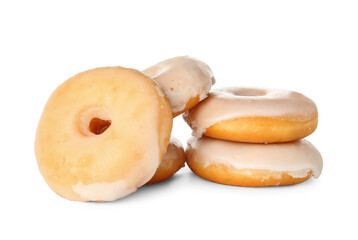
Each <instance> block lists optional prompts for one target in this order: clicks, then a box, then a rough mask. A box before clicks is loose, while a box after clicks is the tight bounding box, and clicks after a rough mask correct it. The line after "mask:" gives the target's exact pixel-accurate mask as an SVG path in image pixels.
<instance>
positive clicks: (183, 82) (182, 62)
mask: <svg viewBox="0 0 358 240" xmlns="http://www.w3.org/2000/svg"><path fill="white" fill-rule="evenodd" d="M143 72H144V73H145V74H147V75H148V76H149V77H151V78H152V79H153V80H155V81H156V82H157V83H158V84H159V86H160V87H161V88H162V89H163V91H164V92H165V94H166V95H167V96H168V98H169V100H170V103H171V105H172V111H173V113H177V112H180V111H182V110H184V108H185V106H186V104H187V102H188V101H189V100H190V99H191V98H194V97H196V96H198V95H199V101H201V100H203V99H204V98H206V96H207V94H208V92H209V91H210V88H211V86H212V84H214V82H215V80H214V77H213V73H212V71H211V69H210V68H209V66H208V65H206V64H205V63H203V62H201V61H199V60H197V59H195V58H191V57H188V56H181V57H174V58H169V59H166V60H164V61H162V62H159V63H157V64H155V65H153V66H151V67H149V68H147V69H145V70H143Z"/></svg>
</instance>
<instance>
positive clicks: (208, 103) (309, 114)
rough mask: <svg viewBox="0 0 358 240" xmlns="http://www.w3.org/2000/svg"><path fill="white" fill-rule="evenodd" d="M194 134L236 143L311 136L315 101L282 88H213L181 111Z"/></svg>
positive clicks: (315, 125)
mask: <svg viewBox="0 0 358 240" xmlns="http://www.w3.org/2000/svg"><path fill="white" fill-rule="evenodd" d="M183 117H184V119H185V121H186V122H187V123H188V124H189V125H190V126H191V128H192V129H193V135H194V136H197V137H200V136H201V135H202V134H204V135H206V136H209V137H213V138H218V139H223V140H231V141H238V142H252V143H269V142H287V141H294V140H298V139H301V138H304V137H306V136H308V135H310V134H311V133H312V132H314V130H315V129H316V127H317V123H318V112H317V107H316V105H315V103H314V102H313V101H312V100H311V99H309V98H307V97H306V96H304V95H302V94H300V93H297V92H292V91H288V90H281V89H263V88H239V87H228V88H221V89H215V90H213V91H211V92H210V93H209V96H208V97H207V98H206V99H205V100H203V101H202V102H200V103H199V104H198V105H197V106H195V107H194V108H192V109H191V110H189V111H188V112H186V113H185V114H184V116H183Z"/></svg>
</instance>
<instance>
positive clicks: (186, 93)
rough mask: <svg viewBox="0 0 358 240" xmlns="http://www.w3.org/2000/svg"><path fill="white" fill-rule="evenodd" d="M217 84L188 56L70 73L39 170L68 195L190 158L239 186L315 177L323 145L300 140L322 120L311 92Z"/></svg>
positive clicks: (195, 166) (100, 190)
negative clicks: (181, 123)
mask: <svg viewBox="0 0 358 240" xmlns="http://www.w3.org/2000/svg"><path fill="white" fill-rule="evenodd" d="M214 83H215V78H214V76H213V73H212V71H211V69H210V68H209V67H208V66H207V65H206V64H205V63H203V62H201V61H199V60H197V59H194V58H190V57H187V56H185V57H175V58H170V59H167V60H164V61H162V62H159V63H158V64H156V65H153V66H151V67H149V68H147V69H145V70H143V71H137V70H134V69H128V68H123V67H105V68H96V69H92V70H89V71H85V72H82V73H79V74H77V75H75V76H73V77H72V78H70V79H68V80H67V81H65V82H64V83H63V84H61V85H60V86H59V87H58V88H57V89H56V90H55V91H54V92H53V93H52V95H51V96H50V98H49V100H48V101H47V103H46V105H45V108H44V110H43V113H42V116H41V118H40V121H39V124H38V128H37V132H36V139H35V154H36V158H37V163H38V166H39V170H40V172H41V174H42V175H43V177H44V179H45V180H46V182H47V184H48V185H49V186H50V187H51V189H52V190H53V191H54V192H56V193H57V194H58V195H60V196H62V197H65V198H67V199H70V200H75V201H98V202H101V201H112V200H116V199H119V198H122V197H124V196H127V195H129V194H130V193H133V192H134V191H136V189H137V188H139V187H141V186H143V185H145V184H153V183H157V182H161V181H164V180H166V179H168V178H170V177H171V176H172V175H173V174H175V173H176V172H177V171H178V170H179V169H180V168H182V167H183V166H184V165H185V161H187V163H188V165H189V167H190V168H191V169H192V170H193V171H194V173H196V174H197V175H199V176H201V177H203V178H205V179H208V180H211V181H214V182H219V183H224V184H231V185H238V186H272V185H287V184H294V183H299V182H302V181H305V180H307V179H308V178H309V177H310V176H311V175H313V176H315V177H318V176H319V174H320V172H321V169H322V159H321V156H320V154H319V152H318V151H317V150H316V149H315V148H314V147H313V146H312V144H310V143H309V142H308V141H306V140H299V139H301V138H303V137H305V136H307V135H309V134H311V133H312V132H313V131H314V130H315V129H316V126H317V108H316V106H315V104H314V103H313V102H312V101H311V100H310V99H308V98H307V97H305V96H303V95H301V94H299V93H294V92H289V91H283V90H274V89H267V90H265V89H247V88H227V89H218V90H214V91H212V92H210V93H209V91H210V89H211V87H212V85H213V84H214ZM182 113H184V119H185V120H186V121H187V122H188V124H189V125H190V126H191V127H192V128H193V130H194V137H193V138H192V139H191V140H189V142H188V148H187V151H186V152H184V149H183V146H182V145H181V144H180V142H179V141H178V140H177V139H175V138H174V137H171V130H172V124H173V118H174V117H176V116H178V115H180V114H182ZM279 142H280V143H279ZM282 142H287V143H282ZM265 143H266V144H265Z"/></svg>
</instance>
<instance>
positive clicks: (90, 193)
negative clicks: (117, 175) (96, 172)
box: [72, 180, 137, 201]
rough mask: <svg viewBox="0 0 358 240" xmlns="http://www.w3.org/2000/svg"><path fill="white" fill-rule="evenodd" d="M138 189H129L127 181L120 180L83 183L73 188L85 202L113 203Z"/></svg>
mask: <svg viewBox="0 0 358 240" xmlns="http://www.w3.org/2000/svg"><path fill="white" fill-rule="evenodd" d="M136 189H137V188H135V187H133V186H132V187H129V186H128V184H127V182H126V181H123V180H118V181H115V182H111V183H107V182H101V183H92V184H88V185H84V184H83V183H82V182H81V181H80V182H78V183H77V184H76V185H74V186H72V190H73V191H74V192H75V193H77V194H78V195H79V196H80V197H81V198H82V199H83V201H104V200H105V201H113V200H116V199H118V198H121V197H124V196H127V195H129V194H131V193H132V192H134V191H135V190H136Z"/></svg>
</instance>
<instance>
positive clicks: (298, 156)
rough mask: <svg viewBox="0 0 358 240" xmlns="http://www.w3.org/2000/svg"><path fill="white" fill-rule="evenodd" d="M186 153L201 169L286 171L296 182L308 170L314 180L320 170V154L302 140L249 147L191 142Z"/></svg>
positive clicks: (205, 140) (211, 141)
mask: <svg viewBox="0 0 358 240" xmlns="http://www.w3.org/2000/svg"><path fill="white" fill-rule="evenodd" d="M186 151H187V154H188V155H190V156H191V160H193V161H200V163H201V164H203V165H204V167H208V166H210V165H212V164H224V165H227V166H230V167H233V168H236V169H247V170H248V171H250V169H255V170H269V171H280V172H282V171H285V172H286V171H287V172H289V173H288V174H290V175H291V176H292V177H296V178H297V177H305V176H307V173H308V171H307V170H312V172H313V176H314V177H315V178H318V177H319V176H320V174H321V172H322V167H323V161H322V157H321V154H320V153H319V151H318V150H317V149H316V148H315V147H314V146H313V145H312V144H311V143H310V142H308V141H307V140H304V139H301V140H298V141H294V142H289V143H272V144H252V143H239V142H231V141H223V140H217V139H213V138H209V137H202V138H191V139H189V141H188V148H187V150H186ZM248 174H250V172H248Z"/></svg>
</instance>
